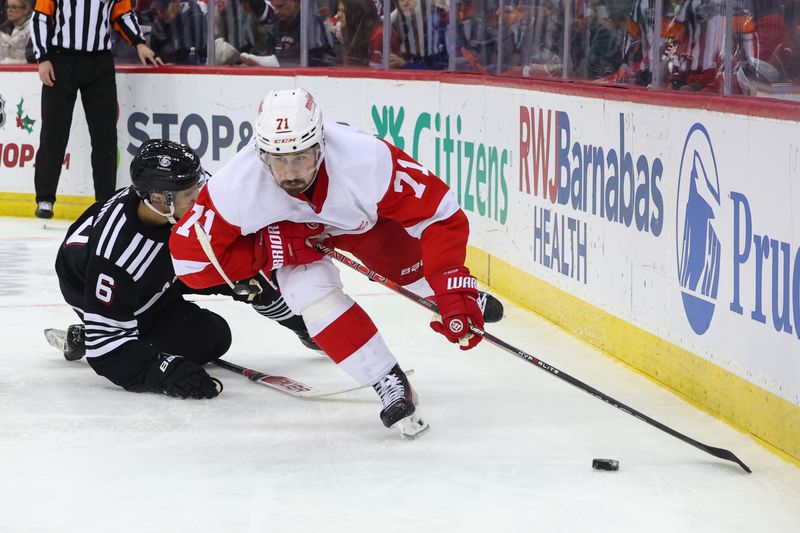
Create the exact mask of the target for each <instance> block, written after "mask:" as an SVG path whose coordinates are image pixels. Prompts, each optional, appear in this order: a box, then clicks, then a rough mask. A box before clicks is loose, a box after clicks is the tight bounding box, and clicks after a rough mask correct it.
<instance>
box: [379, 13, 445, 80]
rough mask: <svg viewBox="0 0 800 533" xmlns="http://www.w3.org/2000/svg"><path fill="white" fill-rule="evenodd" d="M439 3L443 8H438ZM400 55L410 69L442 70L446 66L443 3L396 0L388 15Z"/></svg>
mask: <svg viewBox="0 0 800 533" xmlns="http://www.w3.org/2000/svg"><path fill="white" fill-rule="evenodd" d="M437 1H441V3H442V5H438V4H437ZM390 17H391V22H392V31H393V32H395V33H396V34H397V36H398V39H399V41H400V54H401V57H402V58H403V60H405V62H406V66H407V67H410V68H435V69H444V68H447V65H448V55H447V44H446V43H447V41H446V39H447V24H448V13H447V8H446V2H444V1H442V0H398V2H397V9H395V10H394V11H392V13H391V15H390Z"/></svg>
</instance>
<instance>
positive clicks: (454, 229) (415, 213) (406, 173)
mask: <svg viewBox="0 0 800 533" xmlns="http://www.w3.org/2000/svg"><path fill="white" fill-rule="evenodd" d="M384 142H385V141H384ZM386 145H387V146H388V147H389V152H390V154H391V157H392V176H391V179H390V180H389V189H388V190H387V191H386V194H385V195H384V196H383V198H381V200H380V202H378V216H379V217H385V218H389V219H392V220H395V221H397V222H399V223H400V224H402V225H403V227H405V228H406V229H409V228H412V227H414V226H417V225H418V224H424V223H425V221H427V220H431V219H432V218H433V217H434V216H435V215H436V212H437V210H438V209H439V206H440V205H441V204H442V203H443V202H446V201H447V199H446V198H445V195H447V194H448V192H449V190H450V188H449V187H448V186H447V184H446V183H445V182H443V181H442V180H441V179H439V178H438V177H437V176H436V175H435V174H434V173H433V172H431V171H430V170H428V169H427V168H425V167H423V166H422V165H420V164H419V163H418V162H417V161H415V160H414V159H413V158H412V157H411V156H409V155H408V154H406V153H405V152H403V151H402V150H400V149H399V148H397V147H396V146H393V145H391V144H389V143H386ZM468 237H469V221H468V220H467V216H466V215H465V214H464V211H462V210H461V209H459V210H458V211H456V212H455V213H454V214H453V215H451V216H450V217H449V218H447V219H445V220H438V221H436V222H433V223H432V224H431V225H430V226H428V227H427V229H425V230H424V232H423V233H422V237H421V239H420V240H421V244H422V260H423V265H424V271H425V277H426V278H429V277H430V276H431V275H433V274H435V273H438V272H441V271H442V270H445V269H447V268H451V267H455V266H463V264H464V260H465V259H466V253H467V252H466V248H467V238H468Z"/></svg>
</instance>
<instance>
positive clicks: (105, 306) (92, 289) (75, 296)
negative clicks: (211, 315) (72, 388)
mask: <svg viewBox="0 0 800 533" xmlns="http://www.w3.org/2000/svg"><path fill="white" fill-rule="evenodd" d="M139 202H140V199H139V197H138V196H137V195H136V192H135V191H134V190H133V188H132V187H128V188H125V189H121V190H119V191H117V193H116V194H115V195H114V196H112V197H111V198H110V199H109V200H107V201H106V202H104V203H101V202H98V203H95V204H94V205H92V206H91V207H90V208H89V209H87V210H86V212H84V213H83V215H81V217H80V218H78V220H77V221H76V222H75V223H74V224H72V226H70V228H69V230H68V231H67V236H66V238H65V239H64V242H63V243H62V244H61V248H60V249H59V252H58V256H57V258H56V273H57V274H58V281H59V285H60V287H61V292H62V294H63V295H64V299H65V300H66V301H67V303H68V304H70V305H71V306H72V307H73V308H74V309H75V310H76V311H77V312H78V314H79V315H80V316H81V318H82V319H83V322H84V324H85V325H86V357H87V360H88V361H89V363H90V364H91V365H92V367H93V368H94V369H95V370H96V371H97V372H98V373H100V374H101V375H105V376H106V377H108V378H109V379H110V380H111V381H113V382H114V383H116V384H117V385H121V386H123V387H126V386H128V385H129V384H130V383H131V382H136V381H139V380H140V379H141V378H142V376H141V375H139V374H141V373H142V372H143V371H144V369H145V368H146V366H147V365H148V364H149V363H150V362H152V361H153V360H154V359H155V357H156V351H155V350H154V348H153V347H152V346H151V345H150V344H149V343H147V342H145V341H143V340H140V339H139V329H140V328H143V329H144V330H146V328H147V327H148V326H149V324H151V323H152V321H153V320H154V319H156V318H157V317H158V314H159V311H160V310H162V309H163V308H164V307H165V306H166V305H168V304H169V303H170V302H171V301H173V300H175V299H178V298H182V296H181V295H180V291H179V290H177V289H176V288H175V287H174V286H173V283H174V280H175V272H174V270H173V266H172V261H171V259H170V254H169V247H168V245H167V242H168V240H169V235H170V226H169V225H168V224H165V225H163V226H148V225H145V224H144V223H143V222H142V221H141V220H140V219H139V217H138V215H137V214H136V210H137V208H138V206H139ZM109 358H113V360H114V361H115V364H114V365H113V366H115V367H117V369H115V370H114V371H113V372H110V373H109V372H106V371H105V369H106V368H107V367H108V366H109V365H107V364H106V363H103V364H102V365H101V364H98V363H99V362H100V360H103V361H106V362H107V361H108V359H109ZM101 367H102V368H103V369H104V371H102V372H101V370H100V368H101ZM109 374H111V375H109Z"/></svg>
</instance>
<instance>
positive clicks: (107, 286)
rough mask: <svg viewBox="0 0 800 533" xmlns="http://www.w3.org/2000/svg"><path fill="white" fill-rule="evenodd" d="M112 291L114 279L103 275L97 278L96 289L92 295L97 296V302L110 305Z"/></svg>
mask: <svg viewBox="0 0 800 533" xmlns="http://www.w3.org/2000/svg"><path fill="white" fill-rule="evenodd" d="M113 289H114V278H112V277H111V276H106V275H105V274H100V275H99V276H97V288H96V289H95V291H94V295H95V296H97V299H98V300H100V301H101V302H103V303H106V304H108V303H111V298H113V297H114V295H113V294H112V290H113Z"/></svg>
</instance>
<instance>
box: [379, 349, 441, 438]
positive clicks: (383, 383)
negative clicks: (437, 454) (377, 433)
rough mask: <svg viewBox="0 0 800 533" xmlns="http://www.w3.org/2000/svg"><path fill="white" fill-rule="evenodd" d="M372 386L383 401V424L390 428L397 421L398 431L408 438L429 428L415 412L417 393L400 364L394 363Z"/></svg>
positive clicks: (414, 436)
mask: <svg viewBox="0 0 800 533" xmlns="http://www.w3.org/2000/svg"><path fill="white" fill-rule="evenodd" d="M373 388H374V389H375V392H377V393H378V396H380V398H381V401H382V402H383V410H382V411H381V422H383V425H384V426H386V427H387V428H391V427H394V426H395V425H396V424H398V423H399V425H400V433H401V434H402V436H403V437H404V438H406V439H409V440H413V439H416V438H418V437H420V436H422V435H423V434H424V433H425V432H427V431H428V429H430V426H428V423H427V422H425V421H424V420H423V419H422V416H421V415H420V413H419V412H417V403H418V398H417V394H416V393H415V392H414V389H413V388H412V387H411V384H410V383H409V382H408V378H407V377H406V375H405V373H404V372H403V370H402V369H401V368H400V365H395V366H394V367H393V368H392V369H391V370H390V371H389V373H388V374H386V375H385V376H384V377H383V378H381V380H380V381H378V382H377V383H376V384H375V385H373Z"/></svg>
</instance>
